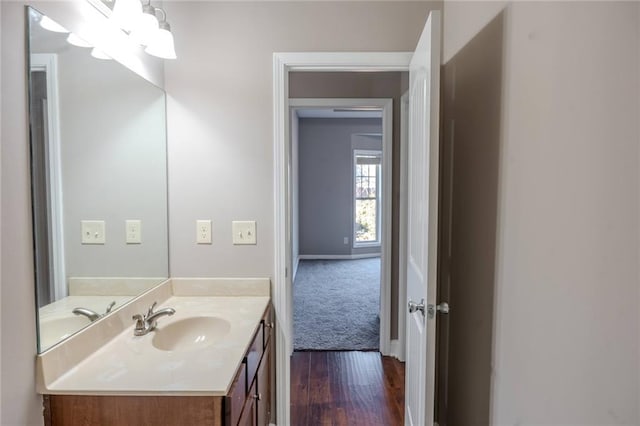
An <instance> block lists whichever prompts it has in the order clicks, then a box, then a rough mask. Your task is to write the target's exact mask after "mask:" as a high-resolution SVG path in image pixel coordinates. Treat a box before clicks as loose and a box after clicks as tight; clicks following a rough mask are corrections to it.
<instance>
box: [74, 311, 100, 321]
mask: <svg viewBox="0 0 640 426" xmlns="http://www.w3.org/2000/svg"><path fill="white" fill-rule="evenodd" d="M71 312H73V313H74V314H75V315H84V316H85V317H87V318H89V320H91V322H93V321H95V320H97V319H98V318H100V314H99V313H97V312H94V311H92V310H91V309H87V308H75V309H74V310H73V311H71Z"/></svg>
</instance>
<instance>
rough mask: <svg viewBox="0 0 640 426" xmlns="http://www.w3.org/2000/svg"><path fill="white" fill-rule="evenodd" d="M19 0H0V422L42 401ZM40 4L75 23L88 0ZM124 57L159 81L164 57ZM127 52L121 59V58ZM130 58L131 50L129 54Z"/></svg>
mask: <svg viewBox="0 0 640 426" xmlns="http://www.w3.org/2000/svg"><path fill="white" fill-rule="evenodd" d="M24 4H25V3H22V2H17V1H16V2H5V1H3V2H0V9H1V10H2V12H1V15H2V25H1V26H0V31H1V33H0V34H1V39H2V40H1V56H2V74H1V75H2V81H1V93H2V97H1V100H0V102H1V104H0V105H1V108H2V110H1V117H2V124H3V126H2V133H1V136H2V138H1V147H0V148H1V151H0V158H1V163H0V168H1V172H2V175H1V178H0V181H1V187H0V191H1V195H2V206H1V213H0V214H1V217H2V228H1V232H2V244H1V253H2V258H1V265H2V268H1V272H2V277H1V281H0V283H1V284H0V285H1V289H0V290H1V291H0V294H1V299H0V300H1V302H2V305H1V307H0V321H1V325H2V328H1V329H0V342H1V343H0V345H1V346H0V347H1V349H2V353H1V354H0V356H1V362H2V364H1V366H0V378H1V379H0V380H1V388H2V395H1V400H0V407H2V413H1V415H2V417H0V424H2V425H10V426H14V425H16V426H18V425H20V426H23V425H37V424H42V401H41V398H40V397H39V396H38V395H37V394H36V392H35V387H34V382H35V379H34V371H35V368H34V367H35V362H34V357H35V354H36V331H35V296H34V283H33V253H32V236H31V199H30V194H31V192H30V187H29V141H28V133H27V99H26V94H27V89H26V84H27V83H26V79H25V77H26V71H25V43H24V40H25V12H24ZM30 4H32V5H33V6H35V7H37V8H38V9H39V10H40V11H41V12H43V13H45V14H50V15H51V16H52V17H53V18H54V19H56V20H57V21H59V22H60V23H62V24H64V25H66V26H68V28H69V29H75V27H77V26H79V23H80V21H84V19H85V17H86V16H87V14H89V15H90V14H91V13H92V12H91V11H87V3H86V2H83V1H74V2H47V1H42V2H31V3H30ZM125 56H126V57H127V58H129V59H131V61H130V63H129V65H130V66H131V67H132V68H136V69H138V70H139V71H140V72H143V73H144V74H145V75H146V76H147V77H148V78H149V79H150V80H153V81H155V82H156V83H162V80H163V75H162V64H161V63H159V62H158V61H155V60H153V61H147V59H146V58H144V57H142V56H140V57H138V56H135V55H133V56H129V55H125ZM127 58H125V59H127ZM132 58H137V59H136V60H133V59H132Z"/></svg>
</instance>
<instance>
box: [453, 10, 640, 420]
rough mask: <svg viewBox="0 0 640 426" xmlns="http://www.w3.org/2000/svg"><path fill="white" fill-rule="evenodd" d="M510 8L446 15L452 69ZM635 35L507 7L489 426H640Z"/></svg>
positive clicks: (578, 13) (630, 22) (588, 15)
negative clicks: (453, 62)
mask: <svg viewBox="0 0 640 426" xmlns="http://www.w3.org/2000/svg"><path fill="white" fill-rule="evenodd" d="M503 6H504V3H491V2H486V3H484V2H474V3H460V2H447V3H445V8H444V59H445V61H447V60H448V59H450V58H451V57H453V56H454V55H455V54H456V52H458V51H459V50H460V48H461V47H462V46H464V45H465V44H466V43H467V42H468V41H469V40H471V39H472V38H473V36H474V35H475V33H477V32H478V31H479V30H480V29H481V28H482V27H483V26H484V25H485V24H486V23H487V22H489V20H490V19H491V18H493V17H494V16H495V14H497V13H498V12H499V11H500V9H501V8H502V7H503ZM639 25H640V15H639V13H638V4H636V3H614V2H608V3H597V2H585V3H579V2H562V3H560V2H553V3H552V2H539V3H538V2H513V3H511V4H509V5H508V7H507V11H506V27H505V33H504V34H505V44H504V46H505V47H504V49H505V51H504V74H503V75H504V78H503V101H502V106H503V113H502V124H501V126H502V141H501V148H500V150H501V160H500V171H499V176H500V178H499V190H498V191H499V205H498V231H497V233H498V235H497V244H498V253H497V261H496V275H497V280H496V307H495V316H494V327H495V332H494V339H495V340H494V355H493V369H494V370H493V390H492V423H493V424H500V425H502V424H614V423H615V424H629V425H631V424H639V423H640V413H639V412H638V401H639V385H640V380H639V369H640V365H639V362H640V361H639V360H640V352H639V344H638V343H639V326H640V323H639V316H638V313H639V307H640V303H639V291H638V290H639V282H638V278H639V276H638V272H639V271H638V255H639V249H638V247H639V238H638V237H639V230H640V226H639V214H640V209H639V176H638V172H639V166H640V163H639V153H638V144H639V139H640V130H639V128H638V125H637V122H638V116H639V115H640V106H639V104H638V99H639V97H638V94H639V91H638V86H639V83H640V82H639V78H640V77H639V76H640V69H639V60H638V55H639V53H638V52H639V43H640V40H639V37H638V28H639ZM445 120H446V117H445ZM454 309H455V308H454Z"/></svg>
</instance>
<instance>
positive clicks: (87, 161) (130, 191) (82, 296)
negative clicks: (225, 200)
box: [27, 8, 169, 352]
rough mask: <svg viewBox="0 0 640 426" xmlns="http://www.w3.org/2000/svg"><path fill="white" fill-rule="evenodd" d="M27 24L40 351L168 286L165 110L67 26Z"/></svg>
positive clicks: (30, 17) (151, 89)
mask: <svg viewBox="0 0 640 426" xmlns="http://www.w3.org/2000/svg"><path fill="white" fill-rule="evenodd" d="M27 21H28V23H27V24H28V32H29V43H28V46H29V47H28V50H29V51H28V57H29V61H28V70H27V71H28V74H29V112H30V114H29V116H30V122H29V128H30V135H31V162H32V164H31V168H32V200H33V227H34V247H35V269H36V295H37V315H38V319H39V320H38V336H39V345H38V349H39V352H42V351H44V350H46V349H48V348H49V347H51V346H53V345H55V344H56V343H58V342H60V341H61V340H63V339H65V338H66V337H68V336H70V335H71V334H73V333H75V332H77V331H78V330H80V329H82V328H84V327H85V326H87V325H89V324H90V323H91V322H93V321H96V320H98V319H99V318H101V317H103V316H104V315H106V314H108V313H109V312H111V311H113V310H114V309H117V307H118V306H120V305H122V304H123V303H125V302H126V301H128V300H129V299H131V298H132V297H134V296H136V295H138V294H140V293H141V292H143V291H145V290H147V289H149V288H151V287H153V286H155V285H157V284H159V283H160V282H162V281H164V280H165V279H166V278H167V277H168V275H169V271H168V269H169V267H168V230H167V226H168V225H167V223H168V222H167V149H166V123H165V121H166V117H165V111H166V108H165V94H164V92H163V91H162V90H161V89H159V88H158V87H156V86H154V85H152V84H151V83H149V82H148V81H146V80H145V79H143V78H142V77H140V76H138V75H137V74H135V73H133V72H132V71H130V70H129V69H127V68H126V67H124V66H123V65H121V64H119V63H118V62H116V61H114V60H109V59H100V58H98V57H95V56H101V55H99V54H96V52H94V55H95V56H94V55H92V48H91V47H80V46H77V44H82V40H80V41H78V40H77V39H76V40H73V37H75V36H72V35H71V34H70V33H68V32H66V31H65V30H64V27H62V28H61V27H59V26H58V24H57V23H56V22H54V21H52V20H50V19H49V18H47V17H46V16H44V15H42V14H41V13H39V12H38V11H36V10H35V9H33V8H28V9H27ZM60 24H62V25H64V23H60ZM70 37H71V40H70V39H69V38H70ZM70 41H72V42H73V41H75V42H76V43H75V44H72V43H70Z"/></svg>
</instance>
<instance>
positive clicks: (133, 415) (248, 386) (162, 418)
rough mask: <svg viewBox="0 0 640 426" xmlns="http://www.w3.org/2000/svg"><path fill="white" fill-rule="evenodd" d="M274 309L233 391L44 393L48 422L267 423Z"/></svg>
mask: <svg viewBox="0 0 640 426" xmlns="http://www.w3.org/2000/svg"><path fill="white" fill-rule="evenodd" d="M272 321H273V319H272V313H271V308H270V307H267V309H266V311H265V313H264V315H263V317H262V320H261V321H260V324H259V326H258V327H257V329H256V332H255V334H254V336H253V339H252V342H251V345H249V350H248V351H247V353H246V354H245V356H244V358H243V360H242V363H241V365H240V367H239V368H238V371H237V372H236V376H235V378H234V380H233V384H232V386H231V389H230V391H229V393H228V394H227V396H155V395H154V396H124V395H43V405H44V411H43V415H44V424H45V425H46V426H76V425H78V426H79V425H82V426H87V425H100V426H109V425H118V426H120V425H129V424H131V425H132V424H158V425H163V426H171V425H175V426H184V425H202V426H208V425H211V426H265V425H268V424H269V419H270V417H271V407H270V402H271V346H272V345H271V343H272V342H271V334H272V330H273V326H272V323H273V322H272Z"/></svg>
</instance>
